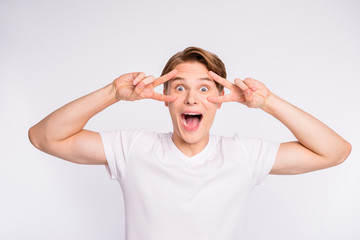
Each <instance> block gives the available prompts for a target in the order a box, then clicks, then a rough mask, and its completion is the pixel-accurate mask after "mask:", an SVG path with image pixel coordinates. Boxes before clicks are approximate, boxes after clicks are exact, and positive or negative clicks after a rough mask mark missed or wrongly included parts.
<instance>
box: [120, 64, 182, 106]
mask: <svg viewBox="0 0 360 240" xmlns="http://www.w3.org/2000/svg"><path fill="white" fill-rule="evenodd" d="M176 73H177V70H175V69H174V70H172V71H171V72H169V73H167V74H165V75H163V76H161V77H159V78H157V79H155V78H154V77H153V76H145V73H143V72H133V73H127V74H124V75H121V76H120V77H118V78H117V79H115V80H114V81H113V88H114V91H115V94H116V99H117V100H127V101H134V100H140V99H144V98H151V99H154V100H158V101H164V102H172V101H174V100H176V97H175V96H168V95H163V94H160V93H157V92H155V91H154V88H155V87H157V86H159V85H161V84H163V83H164V82H166V81H169V80H170V79H172V78H173V77H174V76H175V75H176Z"/></svg>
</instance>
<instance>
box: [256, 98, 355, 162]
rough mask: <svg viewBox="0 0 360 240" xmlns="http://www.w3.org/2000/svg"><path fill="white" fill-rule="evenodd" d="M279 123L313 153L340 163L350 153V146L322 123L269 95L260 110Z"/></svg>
mask: <svg viewBox="0 0 360 240" xmlns="http://www.w3.org/2000/svg"><path fill="white" fill-rule="evenodd" d="M262 109H263V110H264V111H265V112H267V113H269V114H271V115H272V116H274V117H275V118H277V119H278V120H279V121H281V122H282V123H283V124H284V125H285V126H286V127H287V128H288V129H289V130H290V131H291V132H292V133H293V134H294V136H295V137H296V138H297V139H298V141H299V142H300V143H301V144H302V145H303V146H305V147H306V148H308V149H310V150H311V151H313V152H314V153H316V154H318V155H319V156H322V157H324V158H327V159H329V160H332V161H341V160H342V159H343V158H346V157H347V155H348V154H349V153H350V149H351V145H350V144H349V143H348V142H346V141H345V140H344V139H343V138H342V137H340V136H339V135H338V134H337V133H335V132H334V131H333V130H332V129H330V128H329V127H328V126H326V125H325V124H324V123H322V122H321V121H319V120H318V119H316V118H315V117H313V116H311V115H310V114H308V113H306V112H304V111H302V110H301V109H299V108H297V107H295V106H294V105H292V104H290V103H288V102H286V101H285V100H283V99H281V98H279V97H278V96H276V95H274V94H270V96H269V97H268V99H267V100H266V104H265V106H264V107H263V108H262Z"/></svg>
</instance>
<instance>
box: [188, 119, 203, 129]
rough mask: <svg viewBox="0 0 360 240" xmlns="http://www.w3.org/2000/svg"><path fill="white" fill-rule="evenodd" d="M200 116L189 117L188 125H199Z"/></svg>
mask: <svg viewBox="0 0 360 240" xmlns="http://www.w3.org/2000/svg"><path fill="white" fill-rule="evenodd" d="M199 122H200V120H199V118H197V117H189V118H187V119H186V125H187V126H188V127H190V128H194V127H196V126H197V125H199Z"/></svg>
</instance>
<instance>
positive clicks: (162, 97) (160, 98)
mask: <svg viewBox="0 0 360 240" xmlns="http://www.w3.org/2000/svg"><path fill="white" fill-rule="evenodd" d="M151 98H152V99H154V100H158V101H162V102H173V101H175V100H176V97H175V96H171V95H163V94H160V93H157V92H154V94H153V95H152V97H151Z"/></svg>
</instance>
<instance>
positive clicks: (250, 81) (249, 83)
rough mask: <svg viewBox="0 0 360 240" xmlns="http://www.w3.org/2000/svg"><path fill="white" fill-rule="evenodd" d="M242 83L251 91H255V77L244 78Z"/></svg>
mask: <svg viewBox="0 0 360 240" xmlns="http://www.w3.org/2000/svg"><path fill="white" fill-rule="evenodd" d="M244 83H245V84H246V85H247V86H248V87H249V88H250V89H251V90H252V91H254V92H255V91H256V88H255V79H253V78H245V80H244Z"/></svg>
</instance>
